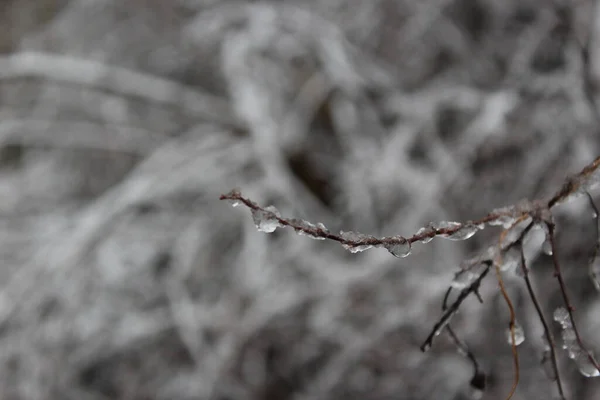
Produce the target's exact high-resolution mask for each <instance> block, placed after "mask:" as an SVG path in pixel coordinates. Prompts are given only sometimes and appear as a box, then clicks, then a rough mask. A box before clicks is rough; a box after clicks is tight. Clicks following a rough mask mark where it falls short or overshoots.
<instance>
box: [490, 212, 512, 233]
mask: <svg viewBox="0 0 600 400" xmlns="http://www.w3.org/2000/svg"><path fill="white" fill-rule="evenodd" d="M515 214H516V210H515V209H514V207H502V208H496V209H495V210H492V212H491V215H497V217H496V218H495V219H493V220H491V221H489V222H488V225H490V226H502V227H503V228H504V229H508V228H510V226H511V225H512V224H514V223H515V221H516V220H517V218H515Z"/></svg>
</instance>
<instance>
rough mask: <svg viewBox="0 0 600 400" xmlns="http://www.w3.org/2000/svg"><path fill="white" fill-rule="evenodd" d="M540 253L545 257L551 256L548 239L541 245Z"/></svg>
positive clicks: (550, 243) (550, 246)
mask: <svg viewBox="0 0 600 400" xmlns="http://www.w3.org/2000/svg"><path fill="white" fill-rule="evenodd" d="M542 252H543V253H544V254H546V255H547V256H551V255H552V242H551V241H550V239H546V240H544V243H542Z"/></svg>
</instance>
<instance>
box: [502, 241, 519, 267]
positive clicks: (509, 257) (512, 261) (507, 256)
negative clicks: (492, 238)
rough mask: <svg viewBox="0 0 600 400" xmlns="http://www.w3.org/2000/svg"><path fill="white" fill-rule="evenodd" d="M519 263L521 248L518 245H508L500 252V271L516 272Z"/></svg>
mask: <svg viewBox="0 0 600 400" xmlns="http://www.w3.org/2000/svg"><path fill="white" fill-rule="evenodd" d="M520 264H521V249H520V247H518V246H512V247H509V248H508V250H506V251H505V252H504V253H503V254H502V264H501V265H500V271H511V272H516V270H517V268H519V266H520Z"/></svg>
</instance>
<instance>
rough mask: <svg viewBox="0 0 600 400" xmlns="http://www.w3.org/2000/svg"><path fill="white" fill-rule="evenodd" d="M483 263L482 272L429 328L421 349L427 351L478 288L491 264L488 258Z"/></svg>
mask: <svg viewBox="0 0 600 400" xmlns="http://www.w3.org/2000/svg"><path fill="white" fill-rule="evenodd" d="M483 263H484V264H485V266H486V267H485V269H484V270H483V272H481V274H480V275H479V276H478V277H477V279H475V280H474V281H473V283H471V284H470V285H469V286H468V287H466V288H464V289H463V290H461V291H460V293H459V295H458V297H457V298H456V300H454V302H453V303H452V304H451V305H450V307H448V308H447V309H446V311H445V312H444V313H443V314H442V316H441V318H440V319H439V320H438V322H437V323H436V324H435V325H434V327H433V329H432V330H431V333H430V334H429V336H427V339H425V341H424V342H423V344H422V345H421V351H427V350H429V348H431V345H432V344H433V339H434V338H435V337H436V336H437V335H439V334H440V332H441V331H442V330H443V329H444V327H446V326H447V325H448V323H450V319H452V317H453V316H454V315H455V314H456V312H457V311H458V309H459V308H460V306H461V304H462V302H463V301H465V300H466V299H467V297H469V295H470V294H472V293H475V292H477V291H478V290H479V286H480V285H481V281H483V278H485V276H486V275H487V274H488V272H489V271H490V267H491V265H492V262H491V261H489V260H487V261H484V262H483Z"/></svg>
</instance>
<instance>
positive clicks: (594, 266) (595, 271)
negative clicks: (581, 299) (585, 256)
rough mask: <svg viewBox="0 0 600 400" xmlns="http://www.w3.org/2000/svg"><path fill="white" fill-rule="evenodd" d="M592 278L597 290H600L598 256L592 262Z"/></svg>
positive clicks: (599, 260)
mask: <svg viewBox="0 0 600 400" xmlns="http://www.w3.org/2000/svg"><path fill="white" fill-rule="evenodd" d="M589 268H590V278H591V279H592V283H593V284H594V287H595V288H596V290H598V291H600V257H598V256H596V258H595V259H594V260H593V261H592V262H591V263H590V267H589Z"/></svg>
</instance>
